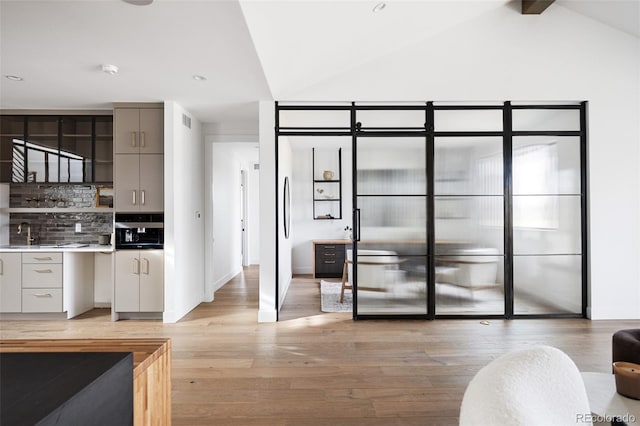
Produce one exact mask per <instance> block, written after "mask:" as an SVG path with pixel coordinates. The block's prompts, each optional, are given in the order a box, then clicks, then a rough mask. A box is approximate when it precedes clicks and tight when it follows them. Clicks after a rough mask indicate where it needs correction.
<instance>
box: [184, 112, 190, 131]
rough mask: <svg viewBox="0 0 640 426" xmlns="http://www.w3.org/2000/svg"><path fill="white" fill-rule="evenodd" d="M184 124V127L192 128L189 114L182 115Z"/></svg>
mask: <svg viewBox="0 0 640 426" xmlns="http://www.w3.org/2000/svg"><path fill="white" fill-rule="evenodd" d="M182 124H183V125H184V127H188V128H191V117H189V116H188V115H187V114H182Z"/></svg>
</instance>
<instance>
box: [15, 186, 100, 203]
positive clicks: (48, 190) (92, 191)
mask: <svg viewBox="0 0 640 426" xmlns="http://www.w3.org/2000/svg"><path fill="white" fill-rule="evenodd" d="M95 201H96V186H95V185H90V184H85V185H47V184H41V185H34V184H32V183H30V184H29V183H27V184H20V183H17V184H16V183H14V184H11V189H10V192H9V207H18V208H20V207H41V208H42V207H44V208H46V207H49V208H50V207H72V208H84V207H95Z"/></svg>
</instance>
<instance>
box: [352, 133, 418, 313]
mask: <svg viewBox="0 0 640 426" xmlns="http://www.w3.org/2000/svg"><path fill="white" fill-rule="evenodd" d="M354 150H355V156H354V158H355V167H356V170H355V185H354V194H355V197H354V203H355V204H354V205H355V206H356V207H355V210H354V226H355V228H356V241H355V242H354V249H353V251H352V252H351V253H348V257H349V255H350V256H351V258H352V259H353V263H354V265H355V266H354V268H353V271H354V277H355V285H354V294H355V297H354V317H357V316H359V315H374V316H384V315H394V316H398V315H400V316H403V315H409V316H411V315H426V314H427V270H428V269H427V268H428V266H427V179H426V150H427V146H426V140H425V137H424V136H422V137H420V136H418V137H406V136H404V137H403V136H378V137H367V136H362V137H356V141H355V144H354Z"/></svg>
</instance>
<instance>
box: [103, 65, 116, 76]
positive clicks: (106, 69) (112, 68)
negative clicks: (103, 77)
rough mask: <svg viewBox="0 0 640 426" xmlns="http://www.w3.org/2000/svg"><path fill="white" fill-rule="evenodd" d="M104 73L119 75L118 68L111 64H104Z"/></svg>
mask: <svg viewBox="0 0 640 426" xmlns="http://www.w3.org/2000/svg"><path fill="white" fill-rule="evenodd" d="M102 72H104V73H106V74H109V75H114V74H117V73H118V67H116V66H115V65H111V64H102Z"/></svg>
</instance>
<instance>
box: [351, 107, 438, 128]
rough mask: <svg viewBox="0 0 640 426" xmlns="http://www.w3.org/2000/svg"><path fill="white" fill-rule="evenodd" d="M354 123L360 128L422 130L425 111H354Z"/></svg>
mask: <svg viewBox="0 0 640 426" xmlns="http://www.w3.org/2000/svg"><path fill="white" fill-rule="evenodd" d="M356 122H360V123H362V128H363V129H365V128H371V127H396V128H398V127H419V128H424V123H425V122H426V115H425V111H424V110H422V111H420V110H406V111H403V110H361V111H356Z"/></svg>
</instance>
